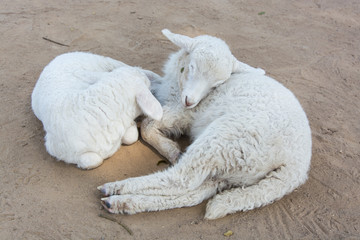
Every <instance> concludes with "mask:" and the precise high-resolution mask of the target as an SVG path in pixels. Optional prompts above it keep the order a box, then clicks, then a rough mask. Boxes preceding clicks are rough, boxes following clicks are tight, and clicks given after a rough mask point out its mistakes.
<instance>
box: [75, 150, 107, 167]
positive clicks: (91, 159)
mask: <svg viewBox="0 0 360 240" xmlns="http://www.w3.org/2000/svg"><path fill="white" fill-rule="evenodd" d="M102 163H103V159H102V157H100V156H99V155H98V154H97V153H94V152H87V153H84V154H82V155H81V156H80V160H79V162H78V164H77V166H78V167H79V168H82V169H92V168H96V167H98V166H100V165H101V164H102Z"/></svg>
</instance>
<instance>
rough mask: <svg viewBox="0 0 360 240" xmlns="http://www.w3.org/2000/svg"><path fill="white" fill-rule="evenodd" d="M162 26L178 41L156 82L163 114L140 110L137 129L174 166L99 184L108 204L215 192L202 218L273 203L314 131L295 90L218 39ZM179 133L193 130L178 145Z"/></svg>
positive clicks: (162, 202)
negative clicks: (242, 59) (241, 58)
mask: <svg viewBox="0 0 360 240" xmlns="http://www.w3.org/2000/svg"><path fill="white" fill-rule="evenodd" d="M163 33H164V35H165V36H166V37H167V38H169V39H170V41H172V42H173V43H174V44H176V45H178V46H179V47H181V50H180V51H179V52H177V53H175V54H173V55H171V57H170V59H169V60H168V62H167V64H166V65H165V68H164V73H165V75H164V77H162V78H160V79H158V80H157V81H156V82H155V85H154V87H155V92H156V96H157V97H158V99H159V100H160V102H161V103H162V105H163V109H164V115H163V118H162V120H161V121H154V120H152V119H149V118H147V119H145V120H144V121H143V123H142V126H141V127H142V130H141V131H142V136H143V138H144V139H145V140H146V141H147V142H148V143H149V144H150V145H152V146H153V147H155V148H156V149H157V150H158V151H159V152H160V153H161V154H162V155H164V156H165V157H167V158H168V159H169V160H170V162H172V163H173V164H174V166H172V167H170V168H169V169H167V170H165V171H163V172H158V173H155V174H152V175H148V176H143V177H137V178H130V179H126V180H123V181H117V182H113V183H107V184H105V185H103V186H100V187H98V189H99V190H100V191H101V192H102V193H103V194H104V195H106V196H109V197H106V198H103V199H102V204H103V205H104V206H105V208H106V209H107V210H108V211H110V212H112V213H127V214H134V213H138V212H144V211H158V210H163V209H171V208H178V207H185V206H193V205H196V204H199V203H201V202H202V201H203V200H205V199H208V198H211V197H213V198H212V199H211V200H210V201H209V202H208V204H207V208H206V214H205V218H207V219H216V218H220V217H223V216H225V215H227V214H230V213H234V212H237V211H246V210H250V209H253V208H256V207H260V206H263V205H266V204H269V203H272V202H273V201H275V200H277V199H280V198H281V197H283V196H284V195H285V194H288V193H290V192H291V191H293V190H294V189H295V188H297V187H298V186H299V185H301V184H303V183H304V182H305V181H306V179H307V172H308V169H309V165H310V158H311V132H310V127H309V123H308V120H307V117H306V115H305V113H304V111H303V109H302V108H301V106H300V104H299V102H298V100H297V99H296V98H295V96H294V95H293V94H292V93H291V92H290V91H289V90H288V89H286V88H285V87H284V86H283V85H281V84H280V83H278V82H277V81H275V80H274V79H272V78H270V77H267V76H265V75H264V72H263V71H262V70H261V69H255V68H252V67H250V66H248V65H246V64H243V63H241V62H239V61H238V60H236V59H235V57H234V56H233V55H232V54H231V52H230V50H229V48H228V46H227V45H226V44H225V42H223V41H222V40H220V39H217V38H215V37H211V36H199V37H196V38H190V37H187V36H182V35H179V34H173V33H171V32H170V31H168V30H163ZM181 134H188V135H190V136H191V138H192V140H193V142H192V144H191V145H190V146H189V147H188V148H187V150H186V152H184V153H183V154H180V148H179V147H178V145H177V144H176V143H175V142H174V141H172V140H170V139H169V138H168V137H169V136H175V137H177V136H179V135H181ZM178 158H179V159H178ZM177 159H178V162H177V163H176V161H177ZM110 195H112V196H110Z"/></svg>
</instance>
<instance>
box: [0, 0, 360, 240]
mask: <svg viewBox="0 0 360 240" xmlns="http://www.w3.org/2000/svg"><path fill="white" fill-rule="evenodd" d="M30 2H31V3H30ZM52 2H53V3H51V1H47V0H33V1H23V0H2V1H1V6H0V33H1V34H0V239H226V238H227V237H225V236H223V233H225V232H226V231H227V230H232V231H233V235H232V236H230V237H228V238H229V239H360V207H359V205H360V188H359V183H360V171H359V169H360V162H359V160H360V50H359V46H360V45H359V39H360V3H359V1H358V0H328V1H322V0H315V1H310V0H302V1H297V0H272V1H265V0H263V1H260V0H255V1H250V0H247V1H245V0H243V1H235V0H228V1H225V0H224V1H216V0H213V1H205V0H200V1H193V0H191V1H165V0H159V1H147V0H139V1H106V0H105V1H85V0H77V1H70V0H69V1H52ZM261 12H262V13H261ZM259 13H260V14H259ZM163 28H169V29H171V30H172V31H174V32H178V33H182V34H187V35H190V36H196V35H199V34H203V33H207V34H209V35H215V36H218V37H220V38H222V39H224V40H225V41H226V42H227V43H228V44H229V46H230V47H231V49H232V51H233V53H234V55H235V56H236V57H237V58H238V59H240V60H241V61H243V62H246V63H248V64H251V65H253V66H259V67H262V68H263V69H265V70H266V71H267V73H268V74H269V75H270V76H272V77H274V78H275V79H277V80H278V81H280V82H282V83H283V84H284V85H285V86H287V87H288V88H289V89H291V90H292V91H293V92H294V93H295V95H296V96H297V97H298V98H299V100H300V102H301V103H302V105H303V107H304V109H305V111H306V113H307V115H308V118H309V120H310V123H311V128H312V134H313V157H312V164H311V170H310V174H309V180H308V181H307V182H306V184H305V185H303V186H301V187H300V188H299V189H297V190H296V191H295V192H293V193H292V194H290V195H288V196H286V197H284V198H283V199H281V200H280V201H277V202H275V203H273V204H271V205H269V206H266V207H263V208H260V209H256V210H253V211H249V212H239V213H236V214H233V215H230V216H227V217H224V218H222V219H219V220H215V221H204V220H203V215H204V212H205V203H206V202H204V203H202V204H200V205H198V206H195V207H191V208H182V209H174V210H168V211H162V212H152V213H143V214H138V215H133V216H122V215H112V217H114V218H116V219H117V220H120V221H121V222H123V223H124V224H126V225H127V226H128V227H129V228H130V229H131V230H132V231H133V233H134V235H133V236H130V235H129V234H128V233H127V232H126V231H125V230H124V229H123V228H122V227H121V226H120V225H118V224H117V223H115V222H113V221H109V220H107V219H104V218H101V217H99V216H98V215H99V213H104V214H105V211H104V210H101V208H100V203H99V199H100V194H99V193H98V192H97V190H96V186H98V185H100V184H103V183H105V182H109V181H114V180H121V179H125V178H127V177H132V176H139V175H144V174H149V173H152V172H155V171H157V170H160V169H163V168H165V167H167V166H166V165H160V166H157V162H158V161H159V160H160V159H161V158H160V157H159V156H158V155H157V154H156V153H154V152H153V151H152V150H150V149H149V148H148V147H147V146H145V145H144V144H143V143H142V142H140V141H139V142H137V143H136V144H134V145H132V146H124V147H122V148H121V149H120V150H119V151H118V152H117V153H116V154H115V155H114V156H113V157H111V158H110V159H108V160H106V161H105V163H104V164H103V165H102V166H101V167H99V168H97V169H95V170H91V171H83V170H80V169H78V168H76V167H75V166H74V165H67V164H64V163H63V162H58V161H56V160H55V159H54V158H52V157H50V156H49V155H48V154H47V153H46V150H45V147H44V140H43V137H44V131H43V129H42V124H41V122H40V121H39V120H37V119H36V117H35V116H34V114H33V113H32V110H31V105H30V95H31V92H32V90H33V87H34V85H35V82H36V81H37V78H38V76H39V74H40V72H41V71H42V69H43V68H44V66H45V65H46V64H48V62H49V61H50V60H52V59H53V58H54V57H55V56H57V55H59V54H61V53H65V52H70V51H90V52H93V53H97V54H101V55H107V56H110V57H113V58H115V59H119V60H121V61H124V62H126V63H128V64H130V65H138V66H142V67H144V68H147V69H150V70H153V71H155V72H157V73H161V68H162V65H163V63H164V61H165V60H166V58H167V56H168V55H169V54H170V53H171V52H173V51H175V50H177V48H176V47H175V46H174V45H172V44H171V43H170V42H169V41H167V40H166V39H165V37H163V36H162V34H161V32H160V31H161V29H163ZM43 37H45V38H48V39H52V40H54V41H57V42H60V43H63V44H65V45H67V46H61V45H58V44H55V43H52V42H49V41H47V40H44V39H43Z"/></svg>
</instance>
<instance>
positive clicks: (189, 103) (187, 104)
mask: <svg viewBox="0 0 360 240" xmlns="http://www.w3.org/2000/svg"><path fill="white" fill-rule="evenodd" d="M185 105H186V106H187V107H190V106H191V105H193V103H192V102H190V101H188V97H187V96H186V97H185Z"/></svg>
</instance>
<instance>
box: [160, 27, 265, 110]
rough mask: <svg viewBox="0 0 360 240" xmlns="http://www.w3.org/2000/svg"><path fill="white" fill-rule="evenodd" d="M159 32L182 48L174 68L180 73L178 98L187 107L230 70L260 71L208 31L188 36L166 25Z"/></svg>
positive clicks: (199, 98)
mask: <svg viewBox="0 0 360 240" xmlns="http://www.w3.org/2000/svg"><path fill="white" fill-rule="evenodd" d="M162 33H163V34H164V35H165V36H166V37H167V38H168V39H169V40H170V41H171V42H173V43H174V44H175V45H177V46H179V47H180V48H181V51H182V52H183V55H182V59H181V61H179V64H180V65H179V66H178V69H177V71H179V72H180V73H181V75H180V77H179V78H178V81H179V87H180V91H181V102H182V103H183V105H184V106H185V107H186V108H193V107H195V106H196V105H197V104H198V103H199V102H200V101H201V100H202V99H203V98H204V97H206V96H207V95H208V94H209V92H210V91H211V90H212V89H214V88H216V87H217V86H219V85H220V84H222V83H224V82H225V81H226V80H227V79H229V78H230V75H231V74H232V73H237V72H254V71H259V72H260V70H258V69H256V68H252V67H250V66H248V65H246V64H244V63H241V62H240V61H238V60H237V59H236V58H235V57H234V56H233V55H232V53H231V51H230V49H229V47H228V45H227V44H226V43H225V42H224V41H223V40H221V39H219V38H216V37H212V36H208V35H202V36H198V37H195V38H190V37H188V36H184V35H180V34H174V33H172V32H170V31H169V30H167V29H164V30H163V31H162ZM261 71H262V70H261Z"/></svg>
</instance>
